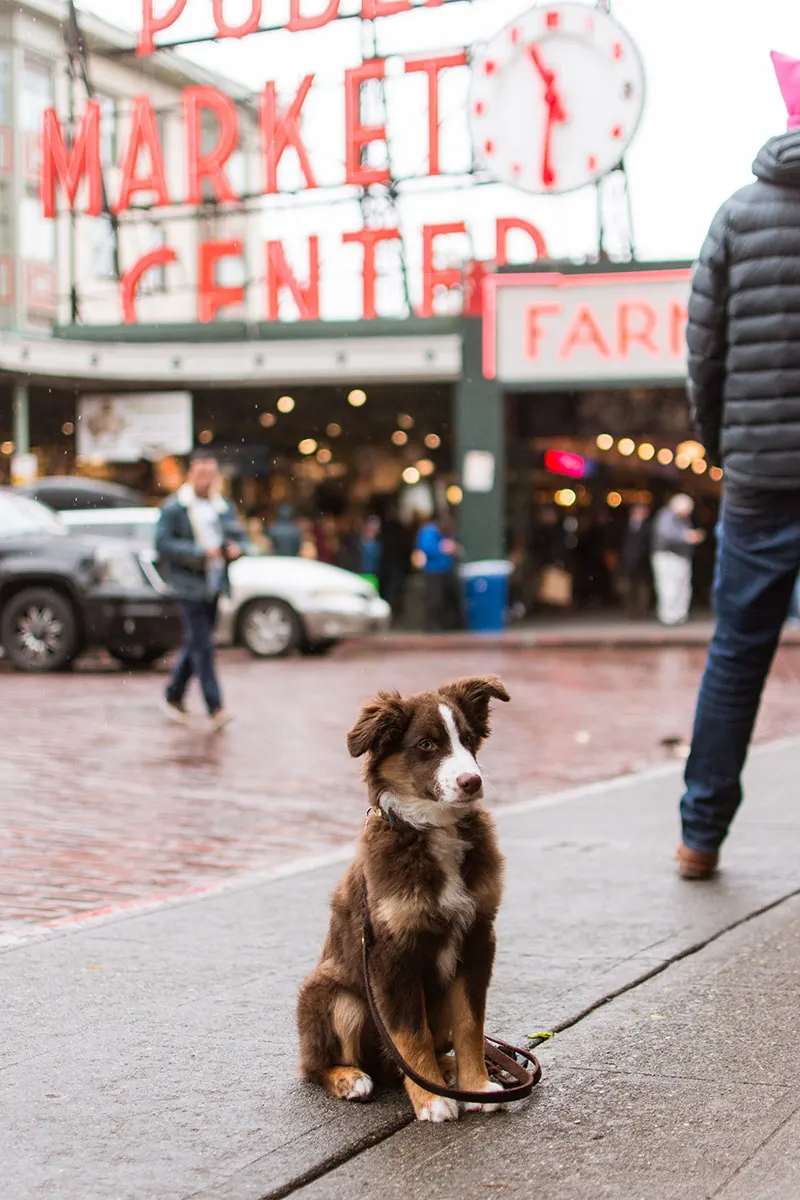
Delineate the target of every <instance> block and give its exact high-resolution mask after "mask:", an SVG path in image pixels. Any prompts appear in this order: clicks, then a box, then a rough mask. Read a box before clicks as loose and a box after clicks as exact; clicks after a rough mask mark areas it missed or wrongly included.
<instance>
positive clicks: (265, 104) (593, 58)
mask: <svg viewBox="0 0 800 1200" xmlns="http://www.w3.org/2000/svg"><path fill="white" fill-rule="evenodd" d="M189 2H190V0H174V2H173V3H172V4H171V5H170V6H168V7H167V8H166V10H164V11H162V12H161V13H160V15H159V14H157V13H156V12H155V11H154V0H142V22H141V29H140V32H139V35H138V40H137V46H136V51H137V54H138V55H140V56H147V55H150V54H152V53H154V52H156V51H157V50H158V48H159V45H160V44H163V39H162V41H161V42H159V41H157V40H156V38H157V37H160V35H162V34H163V33H164V32H165V31H166V30H168V29H170V28H171V26H173V25H174V24H175V22H176V21H178V20H179V19H180V17H181V16H183V14H184V13H185V11H186V10H187V8H188V5H189ZM446 2H448V0H427V2H426V3H422V4H420V3H416V4H415V3H412V2H411V0H362V4H361V10H360V12H359V13H357V14H352V16H353V17H355V18H358V17H360V18H361V19H363V20H375V19H378V18H381V17H391V16H394V15H396V14H400V13H405V12H409V11H412V10H420V9H427V8H438V7H441V6H442V5H443V4H444V3H446ZM312 3H314V6H315V7H316V9H317V11H316V12H314V11H309V9H310V7H311V4H312ZM263 7H264V6H263V4H262V3H261V0H251V11H250V14H249V16H247V17H246V18H245V20H244V21H242V22H240V23H239V24H236V25H232V24H230V23H229V22H228V21H227V20H226V16H225V13H226V6H225V4H224V0H213V18H214V23H215V27H216V37H218V38H236V39H239V38H244V37H248V36H251V35H253V34H255V33H256V32H258V31H259V30H260V29H261V20H262V9H263ZM348 15H350V14H348ZM337 19H340V14H339V0H330V3H328V4H327V5H326V6H324V7H323V8H321V9H320V5H319V2H318V0H308V3H306V0H290V4H289V13H288V17H287V18H286V21H285V24H284V26H282V27H283V28H285V29H286V30H288V31H290V32H295V33H300V32H303V31H306V30H311V29H319V28H321V27H323V26H325V25H327V24H329V23H330V22H331V21H334V20H337ZM270 28H272V27H270ZM167 44H169V43H167ZM576 45H577V46H578V47H579V50H580V52H578V51H576V49H575V47H576ZM584 60H585V61H584ZM559 62H561V64H562V65H561V68H560V69H557V68H558V64H559ZM468 63H469V65H470V67H471V72H472V79H473V87H472V90H471V94H470V106H469V120H470V128H471V132H472V140H473V147H474V150H475V152H476V157H477V160H478V161H479V162H480V163H482V165H483V167H484V169H485V171H486V172H487V173H488V175H489V177H490V178H491V179H494V180H497V181H499V182H505V183H509V184H511V186H515V187H517V188H519V189H521V190H524V191H528V192H532V193H537V192H538V193H542V192H548V191H552V192H558V191H563V190H570V189H572V188H575V187H578V186H583V185H584V184H586V183H591V182H593V181H594V180H595V179H596V178H599V177H600V176H601V175H602V174H603V173H604V172H605V171H607V170H608V169H610V168H609V166H608V163H609V162H612V163H613V162H614V161H618V159H619V156H620V155H621V153H622V151H623V149H624V146H625V145H626V144H627V143H628V141H629V140H630V138H631V137H632V136H633V134H634V132H635V129H636V125H637V124H638V115H639V113H640V110H641V98H642V95H643V79H642V73H641V63H640V61H639V60H638V55H637V53H636V51H635V48H634V47H632V44H631V43H630V41H629V39H627V35H625V33H624V31H623V30H621V29H620V27H619V26H618V25H617V24H616V22H614V21H613V20H612V18H610V17H609V16H608V14H606V13H604V12H601V11H600V10H596V9H594V8H592V7H591V6H590V5H587V4H579V3H555V4H552V5H550V6H548V7H547V8H536V9H533V10H531V11H530V12H529V13H527V14H526V15H524V16H522V17H520V18H518V20H517V21H516V22H514V23H512V25H511V26H508V27H507V28H506V29H505V30H502V31H501V32H500V34H498V35H497V37H496V38H494V39H492V41H490V42H489V43H487V44H486V45H485V46H483V47H480V48H476V50H475V51H474V52H473V54H472V56H471V59H468V55H467V52H466V51H465V50H463V49H458V50H455V51H452V52H450V53H444V52H437V53H436V54H429V55H424V56H421V57H413V58H408V59H406V60H404V61H403V62H402V73H403V74H405V75H411V74H417V75H420V76H422V77H423V79H424V81H425V85H426V92H427V125H428V130H427V164H426V168H425V170H424V171H423V173H422V175H421V176H415V178H434V177H436V176H439V175H441V173H442V172H441V171H440V141H439V107H440V91H439V89H440V82H441V79H442V77H443V76H444V75H446V73H447V72H449V71H452V70H456V69H459V68H464V67H465V66H467V65H468ZM587 64H589V66H591V67H592V70H593V74H592V76H591V78H592V81H593V83H594V89H593V91H592V92H591V95H588V94H585V93H586V89H585V88H584V87H583V79H584V76H585V73H586V71H587V70H588V69H589V68H588V66H587ZM385 78H386V62H385V60H384V59H382V58H374V59H371V60H367V61H365V62H362V63H361V64H360V65H359V66H356V67H353V68H349V69H346V70H345V71H344V72H343V88H344V114H343V115H344V135H345V136H344V144H345V157H344V164H343V172H342V176H341V178H340V179H339V180H338V181H336V182H335V183H334V184H333V185H332V186H340V185H342V184H344V185H349V186H352V187H353V188H354V189H358V190H359V192H360V193H361V194H363V193H364V191H365V190H366V189H370V188H375V187H377V188H381V187H383V188H387V187H389V186H390V185H391V184H392V182H393V180H392V176H391V173H390V170H389V167H388V166H387V165H376V162H375V161H374V159H373V160H372V161H371V155H370V148H372V147H374V146H376V145H380V144H383V145H384V146H386V149H387V154H386V162H388V161H391V154H390V147H389V145H388V140H387V139H388V134H387V129H386V126H385V124H380V123H378V124H376V123H369V121H368V119H367V118H366V117H365V105H364V94H365V91H366V90H367V89H369V88H370V87H374V86H376V82H377V83H379V84H380V83H382V81H383V80H384V79H385ZM606 81H607V82H606ZM314 87H315V75H314V74H313V73H309V74H306V75H305V76H304V78H303V79H302V80H301V81H300V83H299V85H298V86H297V88H296V89H295V91H294V94H293V95H292V96H291V97H289V98H288V99H287V97H285V96H281V97H279V94H278V89H277V86H276V83H275V81H272V80H270V81H267V82H266V83H265V85H264V87H263V90H262V92H261V96H260V100H259V105H258V125H259V134H260V149H261V153H260V158H261V172H260V175H261V178H260V181H259V185H258V189H259V193H260V194H261V195H263V196H272V195H278V194H280V192H281V188H280V186H279V179H278V175H279V168H280V166H281V163H282V161H283V160H284V157H285V156H286V155H287V154H288V155H290V156H291V157H293V158H294V160H295V162H296V164H298V166H299V171H300V176H301V179H302V185H301V189H302V190H303V191H311V190H313V189H316V188H318V187H320V184H319V182H318V179H317V173H316V170H315V164H314V154H313V151H312V149H311V148H310V147H309V146H308V145H307V144H306V141H305V138H304V133H303V109H304V105H305V103H306V101H307V99H308V97H309V95H310V94H311V92H312V89H313V88H314ZM604 88H606V91H604ZM604 96H605V97H606V100H607V104H606V106H605V107H604V102H603V97H604ZM537 111H538V112H539V113H540V114H541V116H542V118H543V119H542V120H541V121H540V120H538V119H536V120H534V121H533V124H531V122H530V121H529V120H528V116H530V114H531V113H534V114H535V113H536V112H537ZM511 112H513V113H515V114H516V116H515V119H514V121H513V122H511V121H509V120H508V119H507V117H506V116H505V115H504V114H507V113H511ZM599 113H602V114H603V116H602V121H603V127H602V129H600V128H598V127H597V119H598V118H597V114H599ZM181 115H182V126H183V144H184V164H185V166H184V179H185V184H184V191H183V194H182V195H180V196H177V195H174V194H173V193H172V192H171V190H170V185H169V183H168V179H167V172H166V167H165V161H164V148H163V145H162V143H161V137H160V134H159V129H158V123H157V120H156V112H155V109H154V107H153V103H152V100H151V99H150V97H149V96H147V95H138V96H136V97H134V99H133V102H132V108H131V118H130V122H129V129H128V134H127V141H126V144H125V146H124V149H123V153H122V157H121V161H120V171H119V184H118V187H117V189H116V195H115V196H112V197H109V198H108V201H107V202H106V200H105V199H104V194H105V189H104V186H103V175H102V166H101V111H100V105H99V103H98V102H97V101H96V100H93V99H92V100H88V101H87V103H86V106H85V109H84V111H83V113H82V115H81V118H80V121H79V123H78V124H77V126H76V127H74V126H73V127H72V128H69V129H65V127H64V126H63V125H62V123H61V120H60V119H59V116H58V114H57V113H56V111H55V110H54V109H48V110H47V112H46V113H45V114H44V121H43V139H42V150H43V153H42V170H41V203H42V210H43V213H44V215H45V217H48V218H55V217H56V215H57V212H58V198H59V192H61V193H63V196H64V197H65V199H66V202H67V205H68V206H69V209H70V210H71V211H73V212H74V211H76V208H77V205H78V201H79V196H80V198H81V202H82V208H81V211H82V212H83V213H85V214H86V215H88V216H100V215H102V214H103V213H104V212H110V213H111V214H112V215H114V216H117V217H118V216H121V215H122V214H126V213H132V212H141V213H143V214H144V213H147V212H148V211H150V210H155V211H157V210H159V209H161V210H165V209H168V208H171V207H174V206H175V205H177V204H180V205H186V206H189V207H190V208H192V209H197V210H198V211H200V210H202V209H203V207H204V205H207V203H208V201H209V199H213V201H214V202H216V203H218V204H220V205H223V206H225V205H236V206H241V205H242V203H243V200H244V197H243V196H242V195H241V194H240V193H239V192H238V191H237V189H236V188H235V187H234V185H233V183H232V181H231V172H230V170H229V168H230V160H231V158H232V156H233V155H234V153H235V152H236V151H237V149H238V148H239V144H240V111H239V109H238V108H237V105H236V102H235V101H234V100H233V99H232V98H231V97H230V96H228V95H227V94H226V93H225V92H223V91H222V90H220V89H218V88H215V87H210V86H195V87H189V88H186V89H185V90H184V91H183V92H182V95H181ZM561 126H563V129H562V128H561ZM210 127H211V128H213V129H214V134H215V136H214V138H213V139H212V141H213V144H211V145H209V137H208V130H209V128H210ZM512 127H513V130H514V131H516V140H515V137H514V136H511V137H505V140H503V144H502V152H501V140H502V139H501V135H502V136H505V134H506V133H507V131H508V130H510V129H512ZM606 127H607V128H606ZM532 130H538V131H539V134H536V133H534V132H532ZM495 131H496V132H495ZM539 135H541V136H539ZM537 139H538V140H537ZM609 156H611V157H609ZM326 186H331V185H326ZM247 198H248V199H253V196H252V194H250V195H248V197H247ZM106 203H107V204H108V207H106ZM512 230H513V231H521V232H523V233H524V234H527V236H528V238H529V239H530V244H531V248H532V252H531V256H530V257H531V259H533V258H541V257H545V256H546V254H547V250H546V245H545V240H544V237H543V236H542V234H541V232H540V230H539V229H538V228H537V227H536V226H535V225H533V224H531V223H530V222H529V221H526V220H523V219H522V218H518V217H501V218H498V219H497V221H496V223H495V264H496V265H497V266H503V265H505V263H506V262H507V260H508V253H507V242H508V235H509V233H510V232H511V231H512ZM466 233H467V226H466V224H465V222H464V221H458V220H455V221H448V222H446V223H439V224H425V225H423V226H422V229H421V235H420V236H421V250H422V253H421V260H422V278H421V281H420V283H421V287H420V289H419V292H420V294H421V303H420V304H419V307H418V309H417V315H419V316H424V317H430V316H433V315H434V314H435V312H436V306H437V297H438V296H439V295H440V294H441V293H443V292H449V291H452V290H453V289H458V288H462V287H463V288H464V292H465V296H466V297H467V299H466V301H465V305H466V306H467V307H470V308H471V309H472V308H473V305H471V303H470V300H469V296H468V293H469V280H467V282H466V283H465V274H466V273H467V271H466V269H463V268H461V267H458V266H452V265H449V266H446V267H440V266H437V263H436V260H437V251H441V249H442V248H443V247H444V246H445V245H446V239H447V238H448V237H452V236H453V235H459V234H460V235H464V234H466ZM341 241H342V243H343V244H344V245H345V246H352V247H353V248H354V253H355V252H357V253H358V255H359V258H355V257H354V259H353V264H354V267H355V266H356V264H357V263H359V261H360V271H361V282H362V306H361V308H362V311H361V315H362V317H363V318H364V319H367V320H369V319H373V318H375V317H376V316H378V311H377V302H376V290H377V288H376V285H377V263H376V259H377V254H378V252H379V251H378V248H379V247H380V246H381V245H382V244H384V243H389V242H399V241H401V233H400V230H399V228H397V227H395V226H388V227H363V228H360V229H357V230H353V231H350V232H345V233H343V234H342V235H341ZM244 253H245V245H244V243H243V241H242V240H240V239H237V238H229V239H225V240H208V241H204V242H202V243H201V244H200V245H199V246H198V248H197V256H198V258H197V263H196V276H197V319H198V320H199V321H201V322H208V321H213V320H214V319H215V318H216V316H217V314H218V313H219V312H220V311H221V310H223V309H225V308H227V307H231V306H238V305H241V304H242V303H244V302H245V300H246V287H245V286H244V285H243V284H242V285H237V286H231V285H223V284H221V283H220V281H219V273H220V272H219V267H220V264H221V263H222V262H224V260H226V259H235V260H237V261H241V260H242V258H243V256H244ZM178 261H179V254H178V252H177V250H176V249H175V248H174V247H173V246H170V245H164V246H159V247H158V248H157V249H155V250H152V251H150V252H149V253H147V254H145V255H143V256H142V257H140V258H139V259H138V260H137V261H135V262H133V263H132V264H130V265H128V266H126V267H125V269H124V270H123V271H122V273H121V278H120V294H121V306H122V313H123V320H124V321H125V322H126V323H134V322H136V320H137V314H136V299H137V294H138V290H139V287H140V285H141V283H142V281H143V279H144V277H145V276H146V275H147V273H148V272H149V271H150V270H152V269H154V268H164V267H166V266H168V265H170V264H174V263H177V262H178ZM263 261H264V264H265V276H264V278H265V285H266V286H265V291H266V303H265V313H264V316H265V317H266V319H267V320H270V321H277V320H279V319H280V309H281V300H282V298H283V297H284V296H287V295H288V296H290V297H291V299H292V301H293V302H294V306H295V308H296V310H297V314H298V317H299V318H300V319H301V320H316V319H318V318H319V316H320V238H319V236H318V235H312V236H310V237H309V238H308V239H307V268H306V269H305V270H304V271H303V272H300V273H299V274H302V275H304V278H299V277H298V274H296V273H295V270H294V269H293V267H292V266H291V265H290V263H289V261H288V259H287V256H286V252H285V248H284V246H283V244H282V242H281V241H279V240H274V239H270V240H267V241H266V242H265V245H264V260H263ZM479 277H480V265H479V264H476V265H475V270H474V273H473V277H472V280H473V285H474V290H477V283H478V280H479ZM473 299H474V298H473Z"/></svg>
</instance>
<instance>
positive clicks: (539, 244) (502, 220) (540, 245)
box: [494, 217, 547, 267]
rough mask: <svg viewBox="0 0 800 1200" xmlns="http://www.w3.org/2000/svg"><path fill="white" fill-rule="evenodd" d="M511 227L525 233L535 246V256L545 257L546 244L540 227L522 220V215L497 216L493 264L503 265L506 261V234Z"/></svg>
mask: <svg viewBox="0 0 800 1200" xmlns="http://www.w3.org/2000/svg"><path fill="white" fill-rule="evenodd" d="M512 229H519V230H521V231H522V232H523V233H527V234H528V236H529V237H530V239H531V241H532V242H533V244H534V246H535V247H536V257H537V258H547V246H546V245H545V240H544V237H543V236H542V231H541V230H540V229H537V228H536V226H535V225H531V223H530V221H523V219H522V217H498V218H497V226H496V231H495V251H494V261H495V266H497V267H504V266H505V265H506V263H507V262H508V235H509V233H510V232H511V230H512Z"/></svg>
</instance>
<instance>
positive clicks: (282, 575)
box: [59, 508, 392, 658]
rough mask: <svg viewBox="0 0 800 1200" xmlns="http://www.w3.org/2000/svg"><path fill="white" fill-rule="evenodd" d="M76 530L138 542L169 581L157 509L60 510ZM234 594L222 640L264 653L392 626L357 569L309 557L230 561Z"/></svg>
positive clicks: (327, 643) (154, 576)
mask: <svg viewBox="0 0 800 1200" xmlns="http://www.w3.org/2000/svg"><path fill="white" fill-rule="evenodd" d="M59 516H60V517H61V520H62V521H63V523H64V524H65V525H66V526H67V529H68V530H69V531H70V532H74V533H76V534H79V533H81V534H82V533H91V534H93V535H95V536H104V535H105V536H108V537H114V538H117V539H125V540H131V541H134V542H136V543H137V544H138V546H139V547H140V552H141V555H142V565H143V567H144V569H145V571H146V572H147V573H148V575H149V576H150V579H151V582H153V583H154V585H155V586H156V587H158V588H160V589H166V587H167V585H166V584H165V583H164V580H163V579H162V578H161V576H160V575H159V573H158V568H157V564H156V560H155V550H154V540H155V526H156V522H157V520H158V509H156V508H105V509H80V510H77V511H75V512H62V513H60V514H59ZM229 574H230V583H231V594H230V596H229V597H228V596H223V597H222V599H221V602H220V613H219V624H218V630H217V640H218V641H219V642H220V643H222V644H227V645H233V644H235V645H243V646H246V647H247V649H248V650H249V651H250V652H251V654H254V655H256V657H258V658H279V657H281V656H283V655H285V654H289V653H290V652H291V651H292V650H295V649H297V650H300V651H302V652H303V653H305V654H322V653H324V652H325V651H326V650H329V649H330V648H331V647H332V646H335V645H336V643H337V642H340V641H342V640H343V639H344V638H349V637H364V636H365V635H366V634H370V633H381V632H383V631H384V630H386V629H388V628H389V625H390V623H391V615H392V612H391V609H390V607H389V605H388V604H387V603H386V601H385V600H382V599H381V598H380V596H378V595H376V593H375V589H374V588H373V587H372V586H371V585H370V584H369V583H367V581H366V580H364V579H362V578H361V577H360V576H359V575H354V574H353V573H352V572H351V571H343V570H341V569H340V568H339V567H331V566H329V565H328V564H327V563H320V562H314V561H312V560H310V559H305V558H279V557H277V556H274V555H253V556H250V555H248V556H246V557H244V558H240V559H237V561H236V562H234V563H231V566H230V571H229Z"/></svg>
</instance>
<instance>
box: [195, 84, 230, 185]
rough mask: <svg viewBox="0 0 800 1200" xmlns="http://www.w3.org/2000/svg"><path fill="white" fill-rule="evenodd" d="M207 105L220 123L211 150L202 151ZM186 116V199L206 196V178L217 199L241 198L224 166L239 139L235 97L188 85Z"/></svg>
mask: <svg viewBox="0 0 800 1200" xmlns="http://www.w3.org/2000/svg"><path fill="white" fill-rule="evenodd" d="M204 108H205V109H210V110H211V112H213V113H214V114H215V115H216V117H217V119H218V121H219V127H220V133H219V139H218V141H217V144H216V146H214V148H213V149H212V150H210V151H209V153H208V154H203V153H202V150H201V146H202V138H203V121H202V110H203V109H204ZM183 117H184V123H185V125H186V151H187V174H186V178H187V190H186V203H187V204H202V202H203V199H204V197H203V192H202V187H201V184H202V181H203V180H204V179H209V180H210V181H211V186H212V188H213V190H214V194H215V196H216V198H217V200H219V201H221V202H224V201H226V200H227V201H231V200H238V198H239V197H238V196H237V195H236V193H235V192H234V190H233V188H232V187H231V185H230V183H229V182H228V177H227V175H226V174H225V170H224V167H225V163H226V162H227V161H228V159H229V158H230V156H231V155H232V154H233V152H234V150H235V149H236V146H237V143H238V141H239V118H238V114H237V112H236V105H235V104H234V102H233V100H231V98H230V96H226V95H225V93H224V92H221V91H219V89H218V88H212V87H192V88H187V89H186V91H185V92H184V93H183Z"/></svg>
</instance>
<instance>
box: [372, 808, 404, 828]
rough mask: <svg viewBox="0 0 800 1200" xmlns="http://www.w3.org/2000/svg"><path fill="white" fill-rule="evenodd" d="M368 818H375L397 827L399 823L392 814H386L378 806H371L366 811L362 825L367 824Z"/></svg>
mask: <svg viewBox="0 0 800 1200" xmlns="http://www.w3.org/2000/svg"><path fill="white" fill-rule="evenodd" d="M370 817H377V818H378V819H379V820H381V821H386V823H387V824H388V825H397V824H399V821H398V819H397V817H396V816H395V815H394V813H387V812H385V811H384V809H382V808H381V806H380V804H373V805H372V806H371V807H370V808H368V809H367V816H366V819H365V821H364V824H365V825H366V824H368V822H369V819H370Z"/></svg>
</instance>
